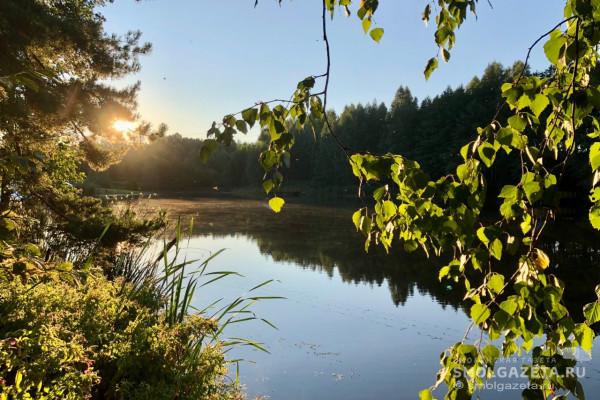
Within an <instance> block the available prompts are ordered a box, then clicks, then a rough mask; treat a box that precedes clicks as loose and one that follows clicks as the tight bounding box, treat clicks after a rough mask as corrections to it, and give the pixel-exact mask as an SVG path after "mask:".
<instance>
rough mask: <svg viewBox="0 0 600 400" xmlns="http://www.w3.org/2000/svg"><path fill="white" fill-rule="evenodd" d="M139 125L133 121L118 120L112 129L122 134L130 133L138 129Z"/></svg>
mask: <svg viewBox="0 0 600 400" xmlns="http://www.w3.org/2000/svg"><path fill="white" fill-rule="evenodd" d="M136 126H137V124H136V123H135V122H133V121H127V120H123V119H118V120H116V121H115V122H113V124H112V127H113V128H114V129H115V130H116V131H119V132H121V133H129V132H131V131H133V130H134V129H135V128H136Z"/></svg>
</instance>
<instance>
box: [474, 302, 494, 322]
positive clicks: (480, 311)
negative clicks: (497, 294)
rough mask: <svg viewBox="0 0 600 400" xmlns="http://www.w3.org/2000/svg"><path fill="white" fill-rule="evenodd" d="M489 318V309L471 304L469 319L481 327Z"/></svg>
mask: <svg viewBox="0 0 600 400" xmlns="http://www.w3.org/2000/svg"><path fill="white" fill-rule="evenodd" d="M489 317H490V309H489V308H488V306H486V305H485V304H473V306H472V307H471V319H472V320H473V321H474V322H475V323H476V324H477V325H481V324H483V323H484V322H485V321H487V319H488V318H489Z"/></svg>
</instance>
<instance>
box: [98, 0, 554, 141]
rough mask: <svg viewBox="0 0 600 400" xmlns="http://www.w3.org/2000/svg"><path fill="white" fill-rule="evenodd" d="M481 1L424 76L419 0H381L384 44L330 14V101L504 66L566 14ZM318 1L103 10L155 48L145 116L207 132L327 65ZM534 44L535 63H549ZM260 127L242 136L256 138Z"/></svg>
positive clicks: (147, 74) (455, 81)
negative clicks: (447, 54)
mask: <svg viewBox="0 0 600 400" xmlns="http://www.w3.org/2000/svg"><path fill="white" fill-rule="evenodd" d="M491 1H492V5H493V9H491V8H490V6H489V5H488V3H487V1H486V0H480V1H479V11H478V14H479V15H478V19H477V20H476V19H475V18H470V21H468V22H467V23H466V24H465V25H464V26H463V27H462V28H461V29H460V31H459V33H458V36H457V45H456V47H455V49H454V50H453V52H452V59H451V60H450V62H449V63H448V64H442V65H441V66H440V69H438V70H437V71H436V72H435V73H434V75H433V76H432V77H431V78H430V80H429V81H425V79H424V78H423V67H424V66H425V63H426V61H427V60H428V59H429V58H430V57H432V56H433V55H435V54H436V52H437V49H436V46H435V44H434V42H433V33H434V29H433V26H432V25H430V26H429V27H425V26H424V24H423V23H422V21H421V12H422V10H423V7H424V5H425V4H426V2H425V1H423V0H381V1H380V8H379V10H378V12H377V18H376V21H375V22H376V23H377V25H379V26H381V27H383V28H385V35H384V37H383V39H382V41H381V42H380V43H379V44H376V43H375V42H373V41H372V40H371V39H370V38H369V37H368V36H366V35H364V34H363V32H362V29H361V26H360V21H359V20H358V19H357V17H356V16H355V15H353V16H351V17H350V18H346V17H344V16H343V15H342V14H340V15H336V17H335V18H334V20H333V21H331V22H330V23H329V36H330V41H331V45H332V71H331V72H332V78H331V84H330V92H329V104H330V106H331V107H332V108H334V109H335V110H337V111H341V109H342V108H343V107H344V105H346V104H350V103H358V102H362V103H366V102H370V101H373V100H377V101H383V102H385V103H386V104H389V103H390V101H391V99H392V98H393V95H394V92H395V91H396V89H397V87H398V86H399V85H407V86H409V87H410V89H411V90H412V92H413V94H414V95H416V96H417V97H418V98H419V99H423V98H424V97H426V96H434V95H436V94H438V93H440V92H441V91H443V90H444V89H445V88H446V87H447V86H453V87H455V86H458V85H460V84H464V83H466V82H468V81H469V80H470V79H471V78H472V77H473V76H475V75H479V74H481V72H482V71H483V69H484V68H485V66H486V65H487V64H488V63H490V62H491V61H498V62H501V63H504V64H506V65H510V64H512V62H513V61H515V60H517V59H523V58H524V57H525V54H526V51H527V48H528V47H529V45H530V44H531V43H532V42H533V41H534V40H535V39H536V38H537V37H538V36H539V35H541V34H542V33H544V32H546V31H548V30H549V29H550V28H551V27H552V26H553V25H555V24H556V23H557V22H558V21H560V20H561V17H562V4H564V1H563V0H491ZM320 4H321V1H320V0H284V2H283V4H282V6H281V7H280V6H278V5H277V1H276V0H260V1H259V6H258V7H257V8H254V7H253V6H254V0H144V1H142V2H135V1H133V0H120V1H117V2H116V3H115V4H112V5H109V6H107V7H105V8H104V9H103V10H102V13H103V14H104V15H105V16H106V18H107V22H106V29H107V31H108V32H114V33H118V34H123V33H125V32H126V31H127V30H133V29H139V30H141V31H142V32H143V39H144V40H145V41H149V42H151V43H152V44H153V51H152V53H151V54H150V55H149V56H145V57H143V58H142V60H141V62H142V71H141V72H140V73H139V74H137V75H136V76H134V77H133V78H131V79H129V80H130V81H131V80H133V81H134V80H140V81H141V82H142V90H141V94H140V99H139V100H140V113H141V115H142V117H143V118H144V119H145V120H148V121H150V122H153V123H160V122H165V123H167V124H168V125H169V128H170V132H171V133H174V132H179V133H181V134H182V135H184V136H194V137H203V136H204V134H205V132H206V130H207V129H208V128H209V127H210V123H211V122H212V121H213V120H215V119H220V118H221V117H222V116H223V115H225V114H227V113H229V112H235V111H239V110H240V109H243V108H245V107H246V106H249V105H252V104H254V103H255V102H256V101H258V100H269V99H271V98H282V97H283V98H287V97H289V95H290V94H291V92H292V91H293V89H294V87H295V83H296V82H298V81H299V80H301V79H302V78H304V77H306V76H309V75H312V74H318V73H322V72H323V71H324V67H325V53H324V48H323V43H322V40H321V37H322V36H321V27H320V23H321V20H320V15H321V6H320ZM545 65H546V61H545V58H544V55H543V50H542V48H541V46H540V47H539V48H538V49H537V51H534V53H533V57H532V67H533V68H534V69H537V68H540V69H541V68H544V67H545ZM255 135H256V133H254V134H251V135H250V137H249V138H248V139H254V138H255V137H256V136H255Z"/></svg>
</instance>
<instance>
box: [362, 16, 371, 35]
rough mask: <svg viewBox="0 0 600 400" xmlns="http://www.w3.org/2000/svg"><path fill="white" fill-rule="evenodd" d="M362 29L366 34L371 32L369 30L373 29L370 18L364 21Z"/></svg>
mask: <svg viewBox="0 0 600 400" xmlns="http://www.w3.org/2000/svg"><path fill="white" fill-rule="evenodd" d="M362 28H363V31H364V32H365V33H367V32H369V29H371V19H370V18H365V19H363V20H362Z"/></svg>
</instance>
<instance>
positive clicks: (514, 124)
mask: <svg viewBox="0 0 600 400" xmlns="http://www.w3.org/2000/svg"><path fill="white" fill-rule="evenodd" d="M508 125H510V127H511V128H513V129H515V130H517V131H519V132H523V130H524V129H525V128H526V127H527V120H526V119H525V118H523V117H521V116H520V115H513V116H512V117H510V118H509V119H508Z"/></svg>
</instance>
